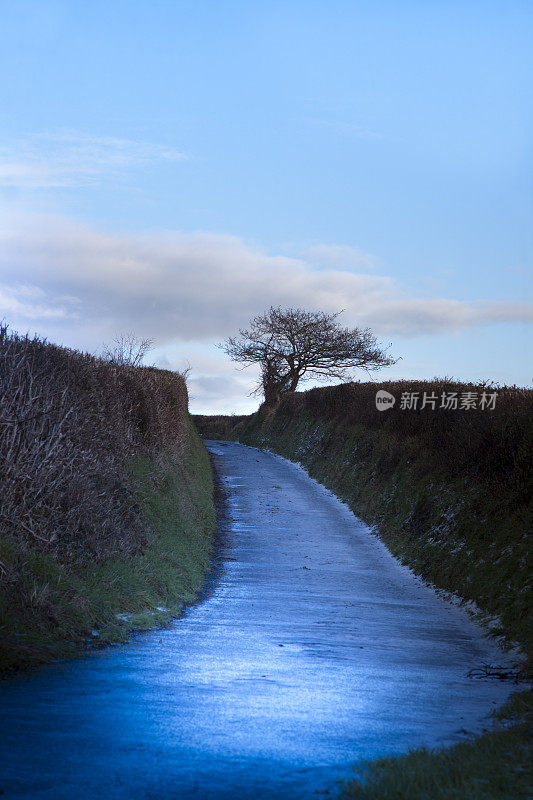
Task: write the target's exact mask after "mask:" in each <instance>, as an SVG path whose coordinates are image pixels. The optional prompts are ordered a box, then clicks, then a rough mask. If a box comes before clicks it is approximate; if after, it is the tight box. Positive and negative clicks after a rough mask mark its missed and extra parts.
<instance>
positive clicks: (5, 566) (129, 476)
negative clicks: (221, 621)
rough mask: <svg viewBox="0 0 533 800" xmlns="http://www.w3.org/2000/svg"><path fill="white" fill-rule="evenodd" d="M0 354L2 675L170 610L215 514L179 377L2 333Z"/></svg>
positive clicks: (200, 575)
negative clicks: (0, 414) (114, 363)
mask: <svg viewBox="0 0 533 800" xmlns="http://www.w3.org/2000/svg"><path fill="white" fill-rule="evenodd" d="M0 355H1V356H2V361H1V368H2V370H1V372H0V379H1V388H2V391H3V401H2V418H1V421H2V424H3V431H4V432H5V433H6V435H4V436H3V438H2V443H1V444H0V457H1V464H2V489H3V494H2V499H1V502H0V590H1V604H0V668H1V669H3V670H8V669H15V668H21V667H25V666H30V665H33V664H37V663H42V662H46V661H49V660H51V659H54V658H61V657H67V656H70V655H74V654H76V653H77V652H79V651H80V648H83V647H84V646H85V645H87V644H88V643H90V644H91V645H100V644H102V643H107V642H119V641H123V640H124V639H125V638H126V637H127V635H128V633H129V632H130V631H131V630H135V629H138V628H147V627H151V626H153V625H155V624H158V623H160V622H161V621H163V620H164V619H166V618H168V617H169V616H171V615H174V614H176V613H178V611H179V609H180V608H181V606H182V605H183V604H184V603H186V602H188V601H190V600H192V599H193V598H194V596H195V594H196V592H197V591H198V590H199V589H200V587H201V585H202V583H203V579H204V575H205V572H206V569H207V567H208V564H209V559H210V554H211V549H212V541H213V533H214V529H215V514H214V507H213V484H212V475H211V468H210V464H209V459H208V456H207V452H206V451H205V448H204V446H203V444H202V442H201V440H200V439H199V437H198V435H197V433H196V430H195V428H194V425H193V424H192V422H191V420H190V418H189V416H188V411H187V391H186V387H185V382H184V380H183V378H182V377H181V376H180V375H176V374H173V373H169V372H165V371H160V370H155V369H146V368H133V367H118V368H117V367H115V366H112V365H109V364H106V363H104V362H101V361H99V360H98V359H94V358H92V357H91V356H84V355H82V354H79V353H75V352H73V351H68V350H64V349H63V348H57V347H54V346H52V345H48V344H46V343H45V342H42V341H40V340H37V339H33V340H28V339H24V338H19V337H10V336H9V335H8V334H7V332H6V331H4V336H3V339H2V338H0ZM32 464H33V465H34V468H33V470H32V469H30V466H31V465H32Z"/></svg>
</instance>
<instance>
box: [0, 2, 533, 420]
mask: <svg viewBox="0 0 533 800" xmlns="http://www.w3.org/2000/svg"><path fill="white" fill-rule="evenodd" d="M0 10H1V16H2V26H1V30H0V74H1V81H0V127H1V139H0V211H1V213H2V220H3V221H2V226H1V238H0V316H1V315H3V316H5V317H6V319H7V320H8V321H10V322H11V324H12V326H13V327H14V328H16V329H19V330H28V329H29V330H36V331H38V332H40V333H41V334H43V335H46V336H48V337H49V338H50V339H52V340H55V341H60V342H62V343H64V344H67V345H71V346H75V347H81V348H85V349H89V350H91V351H94V350H96V349H97V348H98V347H99V346H101V344H102V342H103V341H109V339H111V338H112V337H113V335H115V334H116V333H120V332H122V331H126V330H128V331H129V330H134V331H136V332H137V333H138V334H139V335H141V336H154V337H155V339H156V341H157V345H158V346H157V350H156V351H155V353H154V354H153V358H154V359H155V360H156V361H157V362H158V363H160V364H161V365H166V366H169V367H173V368H174V367H177V368H181V367H183V366H184V365H185V364H186V363H187V362H189V363H190V364H191V366H192V371H191V395H192V401H191V405H192V408H193V410H197V411H226V412H231V411H232V410H235V411H241V410H245V409H249V408H253V407H254V405H255V404H256V401H254V400H250V399H249V398H247V397H246V393H247V391H248V390H249V388H250V381H251V380H252V378H253V376H252V375H250V376H249V375H248V374H247V373H242V372H236V371H235V370H234V368H233V366H232V365H231V364H228V363H227V361H226V359H225V357H224V356H223V354H222V353H220V352H219V351H217V350H216V349H214V348H213V346H212V344H213V342H216V341H220V340H221V339H223V338H224V337H225V336H227V335H229V334H231V333H234V332H235V331H236V330H237V328H238V327H239V326H242V325H245V324H246V322H247V320H248V319H249V317H250V316H251V315H253V314H255V313H259V312H261V311H262V310H264V309H265V308H266V307H268V306H269V305H270V304H271V303H273V304H276V305H277V304H281V305H304V306H307V307H313V308H318V307H320V308H324V309H325V310H338V309H339V308H345V309H346V312H345V321H346V323H347V324H362V325H370V326H371V327H372V328H373V330H375V332H376V333H377V334H378V336H379V337H380V340H381V341H383V342H385V343H388V342H392V343H393V347H392V351H393V352H394V353H395V354H397V355H401V356H402V361H400V362H399V364H398V365H396V367H394V368H392V369H391V370H388V371H387V373H382V374H383V377H399V376H406V377H420V378H424V377H433V376H435V375H441V376H442V375H452V376H455V377H458V378H463V379H467V378H471V379H480V378H481V379H493V380H496V381H501V382H507V383H509V382H510V383H512V382H517V383H520V384H531V383H532V381H533V377H532V376H533V367H532V365H531V363H527V361H526V356H525V353H526V352H527V348H526V346H525V345H526V341H527V337H528V334H529V331H530V327H529V326H530V322H531V319H532V318H533V313H532V307H531V305H530V301H531V260H532V250H533V248H532V231H533V225H532V224H531V220H532V211H533V202H532V201H533V193H532V166H533V154H532V142H533V101H532V98H533V85H532V84H533V57H532V48H531V41H532V40H533V5H532V4H531V2H514V1H513V0H508V1H507V2H490V0H486V1H485V2H470V0H463V2H457V3H456V2H453V0H446V2H439V1H438V0H436V1H435V2H427V1H426V0H424V1H423V2H422V0H420V1H419V2H414V1H413V2H409V0H402V1H401V2H399V1H398V0H397V1H396V2H384V1H382V0H376V1H375V2H356V1H355V2H348V1H347V0H344V1H342V2H341V1H339V0H337V1H335V0H333V2H327V3H326V2H312V0H306V2H296V0H284V2H275V1H272V0H269V2H252V0H241V2H215V1H214V0H213V1H212V2H203V1H202V0H196V2H179V1H177V0H175V1H174V2H161V1H158V0H151V2H144V0H143V1H142V2H140V1H137V2H136V1H135V0H128V2H118V1H117V0H107V2H105V3H104V2H99V1H98V0H96V1H95V0H93V1H92V2H91V3H87V2H83V3H82V2H76V1H75V0H69V1H68V2H44V1H43V0H37V1H36V2H25V0H16V2H1V1H0ZM361 377H364V375H363V376H361ZM374 378H375V379H376V376H374Z"/></svg>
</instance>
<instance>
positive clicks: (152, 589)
mask: <svg viewBox="0 0 533 800" xmlns="http://www.w3.org/2000/svg"><path fill="white" fill-rule="evenodd" d="M130 473H131V478H132V481H133V485H134V487H135V495H134V497H133V498H132V502H136V503H137V504H138V506H139V507H140V509H141V513H142V514H143V516H144V518H145V519H146V521H147V523H148V529H149V536H148V538H147V544H146V545H145V546H144V547H143V549H142V551H141V552H138V553H136V554H135V556H134V557H133V558H131V557H128V558H127V559H120V558H117V557H113V558H106V559H102V560H100V561H96V562H95V563H91V562H90V561H87V562H85V563H82V564H78V565H76V564H68V563H67V564H62V563H58V562H57V561H54V559H53V558H52V556H51V555H50V554H47V553H45V552H42V551H39V550H37V549H36V548H32V547H31V546H28V545H27V544H25V543H22V542H20V541H17V540H16V539H15V538H14V537H13V536H9V535H7V534H5V535H3V536H0V561H2V562H3V563H4V564H5V565H6V567H7V568H8V571H9V574H10V575H11V576H12V579H11V580H10V581H9V582H7V583H6V584H5V585H4V586H3V591H2V604H1V607H0V669H3V670H7V669H14V668H21V667H27V666H30V665H34V664H38V663H43V662H46V661H49V660H52V659H57V658H65V657H69V656H72V655H75V654H76V653H78V652H79V651H80V648H82V647H83V646H84V645H87V643H91V644H93V645H101V644H106V643H110V642H122V641H125V640H126V639H127V637H128V635H129V633H130V632H131V631H133V630H139V629H147V628H150V627H154V626H156V625H160V624H161V623H162V622H164V621H165V620H166V619H168V618H170V617H171V616H175V615H176V614H178V613H179V611H180V609H181V608H182V607H183V605H184V604H186V603H188V602H190V601H192V600H193V599H194V598H195V596H196V594H197V592H198V591H199V589H200V588H201V586H202V583H203V580H204V577H205V573H206V570H207V568H208V566H209V560H210V556H211V551H212V544H213V533H214V529H215V512H214V506H213V483H212V475H211V467H210V464H209V459H208V456H207V453H206V451H205V448H204V447H203V444H202V443H201V441H200V439H199V438H198V436H197V434H196V432H195V431H194V429H193V427H192V424H191V425H190V431H189V436H188V447H187V452H186V456H185V459H184V460H181V459H177V458H175V457H173V456H172V455H171V454H170V453H169V452H163V453H161V454H159V456H158V457H157V459H152V460H150V459H148V458H147V457H146V456H143V457H137V458H135V459H133V460H132V461H131V463H130ZM117 615H118V616H117Z"/></svg>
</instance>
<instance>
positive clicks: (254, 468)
mask: <svg viewBox="0 0 533 800" xmlns="http://www.w3.org/2000/svg"><path fill="white" fill-rule="evenodd" d="M209 447H210V450H211V452H212V453H213V457H214V460H215V464H216V467H217V470H218V472H219V476H220V480H221V482H222V485H223V487H224V488H225V489H226V490H227V491H228V500H227V506H226V511H225V514H224V515H223V517H222V519H221V547H220V552H219V555H218V559H217V560H218V561H219V566H218V568H217V570H216V574H215V575H214V576H213V577H212V578H211V581H210V586H209V588H208V591H207V592H206V593H205V597H204V598H203V599H202V601H201V602H199V603H198V604H196V605H194V606H193V607H191V608H190V609H189V611H188V612H187V613H186V614H185V615H184V616H183V617H182V618H180V619H179V620H176V621H175V622H173V623H172V624H171V625H169V626H168V627H166V628H165V629H164V630H159V631H155V632H151V633H147V634H143V635H140V636H138V637H136V638H135V640H134V641H133V642H132V643H131V644H129V645H127V646H123V647H117V648H109V649H106V650H104V651H100V652H94V653H91V654H88V655H87V656H86V657H84V658H81V659H78V660H76V661H72V662H68V663H56V664H52V665H50V666H48V667H46V668H43V669H42V670H39V671H36V672H33V673H32V674H28V675H26V676H23V677H17V678H13V679H9V680H6V681H4V682H3V684H2V685H0V703H1V707H2V714H1V715H0V716H1V721H0V762H1V768H0V789H1V790H3V792H4V795H3V797H6V798H10V797H13V798H15V797H24V798H43V799H44V798H50V800H51V799H52V798H54V800H63V799H65V800H66V798H69V800H70V798H72V797H76V798H78V799H81V800H85V798H95V797H106V798H107V799H108V800H115V798H124V800H125V799H126V798H128V800H130V799H133V800H135V799H137V798H139V800H140V798H146V800H148V799H149V798H153V800H156V798H157V800H164V799H165V798H169V799H170V798H176V800H177V798H180V800H189V798H198V800H215V799H216V800H239V799H240V798H254V800H262V799H263V798H265V799H266V798H275V797H283V798H285V800H287V799H290V798H294V799H295V800H296V798H298V799H301V798H311V797H317V796H319V795H317V790H319V791H323V790H325V789H332V788H334V784H335V781H336V780H338V779H340V778H344V777H347V776H348V775H349V773H350V765H351V764H352V763H353V762H354V761H355V760H357V759H359V758H365V759H368V758H372V757H374V756H377V755H382V754H386V753H397V752H403V751H405V750H407V749H408V748H409V747H413V746H419V745H422V744H425V745H430V746H434V745H441V744H451V743H453V742H455V741H458V740H459V739H460V738H463V737H464V736H465V735H466V734H467V733H475V732H479V731H481V730H483V728H484V727H487V726H488V725H489V722H488V719H487V715H488V714H489V712H490V711H491V710H492V709H493V708H494V707H495V706H496V705H498V704H500V703H501V702H503V701H504V700H505V699H506V697H507V696H508V693H509V691H510V689H509V687H507V686H506V685H502V684H501V683H497V682H491V681H481V680H480V681H474V680H472V679H471V678H468V677H467V673H468V671H469V670H471V669H472V668H475V667H478V666H480V665H482V664H486V663H495V662H496V663H505V657H504V656H503V655H502V654H501V653H500V652H499V651H498V650H497V649H496V647H495V645H494V644H492V643H491V642H489V641H488V640H487V639H486V638H485V637H484V636H483V634H482V632H481V631H480V629H479V628H477V627H476V626H475V625H474V624H473V623H472V622H471V621H470V620H469V619H468V617H467V616H466V614H465V612H463V611H462V610H461V609H459V608H457V607H456V606H453V605H450V604H447V603H445V602H443V601H442V600H440V599H439V598H438V597H437V596H436V595H435V594H434V593H433V592H432V590H431V589H429V588H427V587H426V586H424V585H423V584H422V582H421V581H419V580H418V579H416V578H414V577H413V576H412V575H411V574H410V573H409V572H408V571H407V570H406V569H405V568H403V567H401V566H400V565H399V564H398V563H397V562H396V561H395V560H394V559H393V558H392V557H391V556H390V555H389V553H388V552H387V550H386V549H385V548H384V547H383V545H382V544H381V543H380V542H379V540H378V539H377V538H376V537H375V536H373V535H372V534H371V533H370V532H369V530H368V528H367V527H366V526H365V525H363V524H362V523H361V522H359V521H358V520H357V519H356V518H355V517H354V516H353V515H352V514H351V512H350V511H349V510H348V509H347V507H346V506H344V505H343V504H342V503H341V502H339V501H338V500H337V499H336V498H335V497H333V496H332V495H331V494H330V493H329V492H327V491H326V490H325V489H324V488H322V487H321V486H319V485H318V484H317V483H315V482H314V481H312V480H311V479H310V478H309V477H308V476H307V475H306V474H305V472H304V471H303V470H301V469H300V468H299V467H297V466H295V465H294V464H291V463H289V462H287V461H285V460H284V459H282V458H280V457H278V456H275V455H272V454H270V453H266V452H263V451H259V450H256V449H254V448H249V447H244V446H243V445H239V444H234V443H221V442H211V443H209Z"/></svg>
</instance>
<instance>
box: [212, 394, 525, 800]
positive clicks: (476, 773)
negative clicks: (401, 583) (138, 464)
mask: <svg viewBox="0 0 533 800" xmlns="http://www.w3.org/2000/svg"><path fill="white" fill-rule="evenodd" d="M342 388H343V387H336V389H335V390H327V389H325V390H313V391H312V392H309V393H304V394H302V395H294V396H292V397H288V398H287V401H286V403H282V405H281V407H280V408H279V409H278V410H277V411H276V412H273V411H268V410H266V409H264V408H263V409H261V410H260V412H258V413H257V414H255V415H253V416H251V417H249V418H248V419H247V420H245V421H243V422H241V421H239V422H238V423H237V424H236V425H235V426H233V428H230V431H229V433H230V436H231V438H236V439H238V440H239V441H241V442H243V443H245V444H250V445H255V446H259V447H268V448H270V449H272V450H273V451H275V452H277V453H279V454H280V455H282V456H284V457H286V458H288V459H290V460H292V461H296V462H299V463H301V464H302V465H303V466H305V468H306V469H307V470H308V472H309V474H310V475H311V476H312V477H313V478H315V479H316V480H318V481H319V482H320V483H322V484H323V485H325V486H326V487H327V488H328V489H330V490H331V491H333V492H334V493H335V494H336V495H337V496H338V497H340V498H341V499H342V500H344V501H345V502H346V503H347V504H348V505H349V506H350V508H351V509H352V511H353V512H354V513H355V514H356V515H357V516H358V517H359V518H361V519H363V520H364V521H365V522H366V523H367V524H369V525H370V526H372V528H373V531H374V532H375V533H377V534H378V535H379V536H380V538H381V539H382V540H383V541H384V542H385V544H386V545H387V547H388V548H389V550H390V551H391V552H392V553H393V554H394V555H395V556H396V557H397V558H399V560H400V561H401V562H402V563H404V564H406V565H407V566H409V567H410V568H411V569H413V570H414V571H415V572H416V573H417V574H418V575H420V576H422V577H423V578H424V579H425V580H427V581H428V582H430V583H432V584H433V585H435V586H436V587H437V588H439V589H441V590H444V591H445V592H452V593H454V594H455V595H458V596H459V597H461V598H464V599H465V600H467V601H471V602H472V603H475V606H476V607H477V609H479V611H480V615H479V618H480V621H484V622H485V624H487V625H488V626H489V630H490V632H491V633H492V634H493V635H494V636H497V637H500V638H501V640H502V641H503V643H507V644H514V643H518V644H519V645H520V646H521V647H522V649H523V651H524V652H525V653H526V655H527V656H528V666H527V667H526V669H525V671H526V673H529V674H530V670H531V653H532V648H531V616H530V605H529V603H528V600H529V597H530V580H531V568H530V561H529V552H528V532H529V531H530V529H531V505H530V492H529V491H528V486H529V483H528V481H529V480H530V478H529V477H528V475H527V473H528V470H526V469H524V464H525V460H524V453H525V452H526V442H527V441H528V435H529V434H528V431H527V429H521V428H520V425H519V424H518V423H517V424H516V426H515V427H516V430H515V431H513V436H512V437H511V436H510V435H508V433H507V430H506V424H507V423H506V419H507V418H506V417H505V415H502V423H501V425H500V423H498V422H497V421H496V422H495V423H494V425H493V428H494V430H493V431H492V432H491V435H492V437H493V439H494V440H495V441H498V442H499V446H500V447H501V448H502V451H503V452H505V453H506V454H507V457H508V462H509V463H508V466H507V467H506V470H505V471H502V470H501V469H500V466H501V464H500V461H499V456H498V458H496V455H495V453H494V452H493V451H492V450H491V447H489V446H487V447H486V448H485V451H484V452H483V453H482V455H483V459H484V460H483V461H482V462H479V461H477V460H476V459H475V458H473V457H470V455H471V453H470V448H469V441H470V439H469V436H470V429H469V428H468V427H465V423H464V422H463V423H462V425H463V428H464V430H462V432H461V433H460V436H461V437H462V439H463V442H462V445H460V446H459V445H458V444H457V443H456V442H455V441H454V440H453V427H452V426H453V421H454V419H455V418H454V417H451V418H450V420H449V423H448V424H449V426H450V430H449V431H448V430H447V429H446V431H447V432H446V437H441V442H442V444H441V446H437V444H438V441H437V439H438V438H439V437H437V434H436V433H435V432H434V431H433V430H432V429H431V428H430V429H429V434H430V435H428V431H427V430H425V429H424V426H427V425H429V424H430V422H431V420H432V419H433V418H432V417H428V420H425V419H424V418H421V420H420V435H418V434H417V428H416V424H417V423H416V420H415V421H413V422H409V426H408V425H407V423H405V427H406V430H405V431H404V432H401V431H398V430H397V429H394V426H393V425H392V424H391V425H389V426H388V427H386V426H385V425H382V424H381V423H379V424H378V423H377V422H376V423H375V422H374V421H373V419H372V418H371V416H370V412H369V411H368V410H367V407H369V403H368V402H363V401H364V400H365V401H366V398H365V397H363V396H361V398H359V397H358V395H357V391H358V388H357V387H355V388H354V389H353V393H354V396H355V398H356V400H357V401H358V402H359V403H360V405H361V408H362V409H363V410H364V413H366V414H367V416H368V417H369V419H368V420H363V421H358V420H357V413H356V412H357V407H356V406H354V408H352V409H351V414H352V418H351V419H349V418H348V414H347V413H344V410H343V407H342V404H340V406H339V410H337V409H334V413H332V412H331V409H330V408H329V406H331V403H332V399H333V400H335V398H336V393H337V394H338V393H339V391H340V389H342ZM372 391H373V392H374V393H375V387H372ZM370 399H371V400H373V397H371V398H370ZM519 401H520V402H523V401H524V398H523V397H522V396H520V397H519ZM508 402H509V404H511V405H512V402H513V396H512V393H510V397H509V398H508ZM311 410H312V411H313V413H311ZM510 411H511V412H512V408H510ZM326 412H327V413H326ZM376 413H377V415H378V416H379V412H376ZM387 413H388V412H387ZM363 417H364V414H363V415H362V418H363ZM510 417H511V418H512V414H510ZM435 419H436V420H437V418H435ZM400 420H402V418H401V417H400ZM230 422H231V421H230ZM228 424H229V422H228ZM443 424H444V423H442V420H437V421H436V423H435V429H436V430H437V433H439V436H440V432H439V430H438V425H443ZM218 425H219V426H220V421H218ZM498 425H500V428H499V429H498ZM474 428H475V421H474V422H473V423H472V430H474ZM498 430H499V433H498ZM422 433H424V435H422ZM458 435H459V434H458ZM480 441H484V440H483V437H481V439H480ZM487 441H491V440H489V439H488V438H487ZM461 447H462V450H463V457H462V458H461V459H458V458H456V452H455V451H456V450H458V449H459V450H460V449H461ZM445 451H446V452H445ZM495 459H496V461H495ZM493 462H495V463H493ZM480 463H481V466H480ZM531 698H532V695H531V692H522V693H517V694H515V695H513V699H512V701H511V702H510V703H509V704H507V706H505V707H504V708H503V709H502V710H501V711H500V712H499V714H498V719H495V725H494V730H492V731H490V732H488V733H486V734H484V735H482V736H479V737H477V738H475V739H473V740H470V741H465V742H462V743H460V744H457V745H455V746H453V747H451V748H445V749H440V750H428V749H419V750H414V751H411V752H409V753H407V754H406V755H402V756H397V757H387V758H381V759H378V760H376V761H372V762H369V763H365V764H359V765H357V766H356V768H355V772H354V779H353V780H352V781H349V782H347V783H345V784H344V787H343V790H342V794H341V797H342V798H343V800H348V799H349V798H356V799H357V800H515V799H516V800H519V799H520V798H526V797H528V798H529V797H532V796H533V785H532V776H531V771H530V764H531V756H532V747H531V739H532V737H531V734H532V716H531V702H532V701H531Z"/></svg>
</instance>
